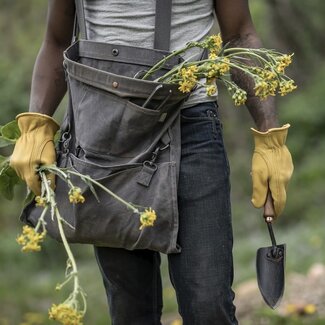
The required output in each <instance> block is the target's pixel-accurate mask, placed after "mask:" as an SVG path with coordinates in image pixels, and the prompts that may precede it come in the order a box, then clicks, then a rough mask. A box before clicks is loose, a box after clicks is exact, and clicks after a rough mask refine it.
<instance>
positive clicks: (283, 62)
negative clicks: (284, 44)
mask: <svg viewBox="0 0 325 325" xmlns="http://www.w3.org/2000/svg"><path fill="white" fill-rule="evenodd" d="M292 56H293V54H291V55H288V54H284V55H282V56H280V57H278V59H277V65H276V68H275V69H276V71H277V72H278V73H284V69H285V68H286V67H287V66H288V65H289V64H290V63H291V62H292Z"/></svg>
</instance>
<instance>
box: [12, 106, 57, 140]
mask: <svg viewBox="0 0 325 325" xmlns="http://www.w3.org/2000/svg"><path fill="white" fill-rule="evenodd" d="M16 120H17V122H18V126H19V129H20V132H21V133H28V132H32V131H34V130H36V129H39V128H44V127H45V130H44V131H45V132H46V133H48V134H49V135H50V136H53V137H54V135H55V133H56V132H57V131H58V130H59V128H60V126H59V124H58V123H57V122H56V121H55V119H54V118H52V117H51V116H49V115H45V114H41V113H33V112H27V113H21V114H18V115H17V116H16Z"/></svg>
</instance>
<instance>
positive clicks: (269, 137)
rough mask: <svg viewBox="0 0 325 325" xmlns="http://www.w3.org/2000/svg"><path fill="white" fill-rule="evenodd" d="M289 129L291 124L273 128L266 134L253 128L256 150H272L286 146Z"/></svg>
mask: <svg viewBox="0 0 325 325" xmlns="http://www.w3.org/2000/svg"><path fill="white" fill-rule="evenodd" d="M289 127H290V124H284V125H283V126H282V127H279V128H271V129H269V130H267V131H265V132H261V131H258V130H256V129H254V128H251V130H252V133H253V137H254V141H255V148H260V147H264V148H268V149H272V148H279V147H282V146H283V145H285V142H286V139H287V134H288V129H289Z"/></svg>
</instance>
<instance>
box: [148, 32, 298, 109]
mask: <svg viewBox="0 0 325 325" xmlns="http://www.w3.org/2000/svg"><path fill="white" fill-rule="evenodd" d="M193 47H198V48H202V49H207V51H208V58H207V59H203V60H199V61H193V62H188V61H185V62H182V63H180V64H179V65H176V66H175V67H173V69H171V70H170V71H169V72H167V73H166V74H164V75H163V76H161V77H159V78H158V79H156V80H155V81H157V82H163V83H169V84H178V86H179V88H178V89H179V91H181V92H183V93H190V92H191V91H193V90H194V89H195V88H196V87H198V86H200V87H205V89H206V92H207V95H208V96H212V95H214V94H216V92H217V87H216V85H215V84H214V83H213V82H211V80H220V81H221V82H223V83H224V84H226V86H227V89H228V91H229V93H230V95H231V97H232V99H233V101H234V102H235V105H236V106H239V105H242V104H245V102H246V100H247V93H246V91H245V90H243V89H241V88H240V87H238V86H237V85H236V84H235V83H234V82H233V81H232V80H231V78H230V73H229V72H230V70H231V69H237V70H240V71H242V72H243V73H245V74H247V75H248V76H249V77H250V78H251V79H252V80H253V82H254V92H255V96H257V97H259V98H260V99H261V100H264V99H266V98H268V97H269V96H276V94H280V95H281V96H284V95H287V94H288V93H290V92H292V91H293V90H295V89H296V88H297V86H296V85H295V84H294V81H293V80H292V79H291V78H289V77H288V76H287V75H286V74H285V69H286V68H287V67H288V66H289V65H290V64H291V62H292V56H293V54H290V55H288V54H282V53H280V52H277V51H274V50H270V49H264V48H260V49H254V48H233V47H227V46H224V47H223V46H222V39H221V36H220V34H218V35H212V36H208V37H206V38H205V39H204V40H203V41H201V42H190V43H188V44H187V45H186V46H185V47H184V48H183V49H180V50H177V51H175V52H172V53H171V54H170V55H168V56H167V57H166V58H164V60H162V61H160V62H158V63H157V64H156V65H155V66H154V67H153V68H152V69H150V70H149V71H148V72H147V73H146V75H145V78H147V77H149V76H150V75H151V74H152V73H153V72H156V71H157V70H158V69H159V68H160V67H161V66H162V63H163V62H166V59H167V58H168V59H169V58H171V57H172V56H174V55H179V54H182V53H184V52H186V51H187V50H188V49H190V48H193ZM145 78H144V79H145ZM202 80H205V82H204V81H202Z"/></svg>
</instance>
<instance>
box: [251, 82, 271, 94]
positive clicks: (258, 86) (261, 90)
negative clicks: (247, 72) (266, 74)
mask: <svg viewBox="0 0 325 325" xmlns="http://www.w3.org/2000/svg"><path fill="white" fill-rule="evenodd" d="M254 90H255V95H256V96H258V97H260V98H261V99H265V98H266V97H267V96H269V95H270V91H269V85H268V83H267V82H266V81H264V80H262V79H260V80H258V81H257V82H256V83H255V87H254Z"/></svg>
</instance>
